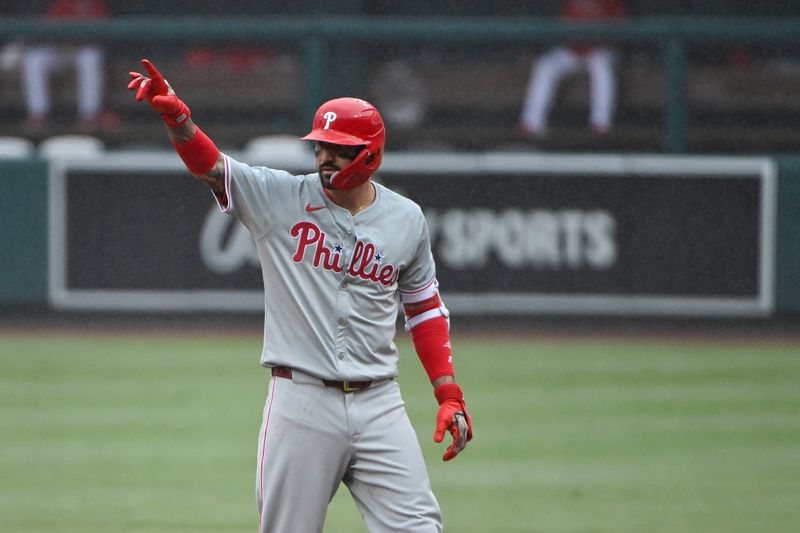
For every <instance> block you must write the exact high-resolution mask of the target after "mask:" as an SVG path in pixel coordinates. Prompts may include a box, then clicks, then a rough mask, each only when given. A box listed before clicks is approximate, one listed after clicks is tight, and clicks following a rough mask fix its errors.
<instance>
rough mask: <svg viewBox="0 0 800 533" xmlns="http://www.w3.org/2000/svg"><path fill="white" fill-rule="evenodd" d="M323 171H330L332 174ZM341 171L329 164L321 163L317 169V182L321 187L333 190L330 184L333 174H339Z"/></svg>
mask: <svg viewBox="0 0 800 533" xmlns="http://www.w3.org/2000/svg"><path fill="white" fill-rule="evenodd" d="M323 170H332V171H333V172H328V173H325V172H323ZM340 170H341V169H340V168H339V167H337V166H336V165H333V164H331V163H323V164H322V165H320V166H319V167H318V168H317V172H319V180H320V182H321V183H322V186H323V187H325V188H326V189H335V187H334V186H333V184H332V183H331V178H332V177H333V175H334V174H336V173H337V172H339V171H340Z"/></svg>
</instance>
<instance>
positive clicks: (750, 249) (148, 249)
mask: <svg viewBox="0 0 800 533" xmlns="http://www.w3.org/2000/svg"><path fill="white" fill-rule="evenodd" d="M233 155H236V154H233ZM310 160H311V159H310V156H305V155H304V154H299V155H296V156H292V155H290V154H284V155H283V156H281V157H279V158H276V159H272V160H271V164H272V165H273V166H276V167H278V168H286V169H289V170H292V171H295V172H298V173H302V172H307V171H309V170H310V169H309V167H308V164H309V161H310ZM250 162H252V163H263V162H261V161H250ZM2 168H3V170H2V171H1V172H0V185H2V190H3V191H4V192H5V194H4V195H3V196H2V200H0V202H2V205H3V209H2V212H1V213H2V214H0V235H2V238H3V243H4V247H3V249H4V251H3V255H2V259H0V272H2V277H1V278H0V306H2V308H4V309H7V310H14V309H16V308H20V307H42V308H45V307H46V308H49V309H52V310H55V311H73V310H88V311H100V312H102V311H107V310H113V311H133V312H140V311H144V312H153V311H156V312H159V311H160V312H186V311H221V312H228V311H229V312H251V311H252V312H254V313H258V312H260V311H261V307H262V298H263V296H262V291H261V278H260V272H259V268H258V263H257V257H256V255H255V249H254V245H253V243H252V241H251V239H250V238H249V235H247V233H246V232H245V231H244V229H243V227H242V226H241V225H239V224H238V223H236V222H234V221H232V220H231V219H229V218H228V217H225V216H224V215H221V214H220V213H219V212H218V211H217V208H216V206H215V204H214V202H213V200H212V198H211V196H210V194H209V193H208V192H207V191H206V190H205V188H204V187H203V186H201V185H200V184H198V183H197V182H195V181H194V180H193V179H192V178H191V177H189V176H188V175H187V174H186V172H185V171H184V170H183V168H182V165H181V164H180V162H179V161H178V160H177V158H176V157H175V156H174V154H172V153H169V152H147V153H131V152H126V153H108V154H107V155H104V156H103V157H101V158H97V159H91V160H74V161H51V162H50V163H46V162H44V161H41V160H26V161H14V162H8V161H7V162H5V163H4V164H3V166H2ZM379 179H380V181H382V182H383V183H385V184H386V185H387V186H390V187H392V188H395V189H398V190H400V191H402V192H404V193H406V194H408V195H409V196H411V197H412V198H414V199H415V200H417V201H418V203H420V205H421V206H422V208H423V210H424V212H425V215H426V218H427V219H428V223H429V227H430V232H431V239H432V245H433V250H434V255H435V258H436V261H437V266H438V269H439V279H440V282H441V287H442V292H443V294H444V296H445V298H446V300H447V303H448V306H449V307H450V308H451V310H452V312H453V313H454V314H462V315H463V314H499V313H509V312H510V313H514V314H518V315H526V314H536V315H539V316H541V315H548V314H553V315H556V314H558V315H589V316H591V315H624V316H673V317H686V316H704V317H717V316H737V317H739V316H741V317H770V316H779V315H793V314H796V313H798V312H799V311H800V272H798V265H800V243H798V239H797V238H796V235H797V233H798V232H797V229H798V227H799V226H800V216H798V215H800V213H798V210H800V208H798V207H797V206H798V204H799V203H800V202H799V201H798V200H800V181H798V180H800V159H799V158H777V159H776V158H767V157H707V156H644V155H639V156H633V155H625V156H619V155H560V154H548V155H539V154H508V153H486V154H469V155H466V154H410V153H407V154H395V155H394V156H393V157H390V156H389V155H387V157H386V159H385V162H384V166H383V167H382V169H381V172H380V176H379Z"/></svg>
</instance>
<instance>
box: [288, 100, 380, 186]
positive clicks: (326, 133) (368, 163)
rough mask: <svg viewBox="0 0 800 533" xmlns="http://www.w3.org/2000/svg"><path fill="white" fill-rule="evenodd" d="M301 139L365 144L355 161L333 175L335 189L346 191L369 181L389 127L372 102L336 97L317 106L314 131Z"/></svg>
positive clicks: (376, 165)
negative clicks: (386, 128)
mask: <svg viewBox="0 0 800 533" xmlns="http://www.w3.org/2000/svg"><path fill="white" fill-rule="evenodd" d="M302 140H304V141H320V142H326V143H332V144H340V145H345V146H362V145H363V146H364V149H363V150H361V152H359V154H358V155H357V156H356V158H355V159H354V160H353V162H352V163H350V164H349V165H347V166H346V167H344V168H343V169H342V170H340V171H339V172H337V173H336V174H334V175H333V177H332V178H331V185H333V187H334V188H336V189H341V190H347V189H352V188H353V187H356V186H358V185H361V184H362V183H364V182H365V181H367V180H368V179H369V177H370V176H372V174H373V173H374V172H375V171H376V170H378V167H379V166H381V160H382V159H383V143H384V141H385V140H386V130H385V129H384V127H383V119H382V118H381V115H380V113H378V110H377V109H375V106H373V105H372V104H370V103H369V102H366V101H364V100H360V99H358V98H336V99H335V100H330V101H328V102H325V103H324V104H322V105H321V106H320V107H319V109H317V112H316V113H314V122H313V124H312V126H311V133H309V134H308V135H306V136H305V137H303V138H302Z"/></svg>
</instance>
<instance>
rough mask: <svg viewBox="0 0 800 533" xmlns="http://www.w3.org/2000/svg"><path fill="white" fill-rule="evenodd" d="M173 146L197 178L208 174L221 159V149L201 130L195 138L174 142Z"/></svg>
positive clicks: (198, 130) (195, 134)
mask: <svg viewBox="0 0 800 533" xmlns="http://www.w3.org/2000/svg"><path fill="white" fill-rule="evenodd" d="M172 146H174V147H175V151H176V152H178V155H179V156H180V157H181V159H182V160H183V162H184V164H186V168H188V169H189V172H191V173H192V174H194V175H196V176H203V175H205V174H208V172H210V171H211V169H212V168H214V165H216V164H217V159H218V158H219V148H217V145H215V144H214V141H212V140H211V139H209V138H208V135H206V134H205V133H203V130H201V129H200V128H197V130H196V131H195V133H194V136H193V137H192V138H191V139H189V140H188V141H186V142H176V141H172Z"/></svg>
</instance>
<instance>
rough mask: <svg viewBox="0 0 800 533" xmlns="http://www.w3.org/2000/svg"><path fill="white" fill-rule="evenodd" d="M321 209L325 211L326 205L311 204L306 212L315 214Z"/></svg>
mask: <svg viewBox="0 0 800 533" xmlns="http://www.w3.org/2000/svg"><path fill="white" fill-rule="evenodd" d="M320 209H325V206H324V205H320V206H312V205H311V204H306V211H308V212H309V213H313V212H314V211H319V210H320Z"/></svg>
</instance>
